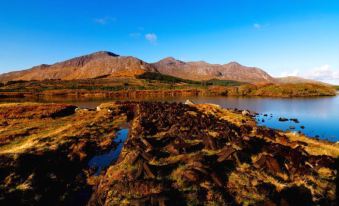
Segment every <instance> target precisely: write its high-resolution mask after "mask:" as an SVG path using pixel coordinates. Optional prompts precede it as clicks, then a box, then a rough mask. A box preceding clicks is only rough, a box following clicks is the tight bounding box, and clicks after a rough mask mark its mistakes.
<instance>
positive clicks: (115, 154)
mask: <svg viewBox="0 0 339 206" xmlns="http://www.w3.org/2000/svg"><path fill="white" fill-rule="evenodd" d="M128 132H129V129H126V128H124V129H121V130H119V131H118V132H117V136H116V138H115V139H114V142H115V143H116V144H117V145H116V146H115V147H114V148H113V149H111V150H110V151H109V152H107V153H104V154H101V155H97V156H94V157H93V158H92V159H91V160H90V161H89V162H88V166H89V167H90V168H94V169H96V172H95V174H94V175H96V176H98V175H100V173H101V171H102V170H104V169H106V168H107V167H108V166H109V165H111V164H112V163H114V162H116V161H117V160H118V158H119V155H120V153H121V150H122V147H123V145H124V142H125V141H126V139H127V136H128Z"/></svg>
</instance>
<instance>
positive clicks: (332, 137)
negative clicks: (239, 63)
mask: <svg viewBox="0 0 339 206" xmlns="http://www.w3.org/2000/svg"><path fill="white" fill-rule="evenodd" d="M186 99H187V97H171V98H160V99H159V98H157V99H143V100H150V101H169V102H173V101H175V102H184V101H186ZM189 99H190V100H192V101H193V102H195V103H213V104H218V105H220V106H222V107H224V108H238V109H248V110H251V111H255V112H258V113H260V115H259V116H258V117H257V120H258V123H259V124H261V125H265V126H268V127H271V128H276V129H282V130H293V131H301V132H303V133H305V134H307V135H309V136H312V137H316V136H319V138H321V139H328V140H329V141H339V96H336V97H319V98H264V97H260V98H248V97H246V98H244V97H190V98H189ZM113 100H117V99H82V100H79V99H65V98H60V99H56V98H54V99H48V100H46V99H38V100H34V101H38V102H65V103H71V104H75V105H77V106H79V107H84V108H95V107H96V106H98V105H99V104H101V103H103V102H109V101H113ZM2 101H4V100H2ZM6 101H18V100H17V99H16V100H15V99H14V100H13V99H12V100H6ZM22 101H27V100H24V99H22ZM263 114H268V116H267V117H266V116H264V115H263ZM271 114H272V117H271ZM279 117H285V118H288V119H290V118H297V119H298V120H299V121H300V123H298V124H296V123H294V122H292V121H287V122H279V121H278V119H279ZM262 119H264V122H262ZM291 126H293V127H295V129H290V127H291ZM300 126H304V127H305V129H301V128H300Z"/></svg>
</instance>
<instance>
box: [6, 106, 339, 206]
mask: <svg viewBox="0 0 339 206" xmlns="http://www.w3.org/2000/svg"><path fill="white" fill-rule="evenodd" d="M5 107H6V108H5ZM18 108H20V109H18ZM23 108H24V109H23ZM9 111H11V112H9ZM15 111H20V112H17V113H16V112H15ZM72 111H73V112H72ZM42 114H43V115H42ZM56 114H57V115H56ZM0 116H3V117H6V118H2V119H1V120H0V204H1V205H8V204H11V205H39V204H40V205H46V204H48V205H54V204H55V205H74V204H76V205H85V204H88V205H159V206H163V205H336V183H338V178H337V170H338V157H339V146H338V145H335V144H332V143H328V142H321V141H317V140H312V139H309V138H307V137H305V136H303V135H298V134H290V133H283V132H280V131H276V130H271V129H266V128H261V127H257V126H256V124H255V122H254V121H253V118H252V117H251V115H250V114H245V115H243V114H242V112H241V111H237V110H235V111H230V110H224V109H221V108H219V107H218V106H216V105H184V104H178V103H152V102H147V103H134V102H120V103H119V102H116V103H109V104H103V105H101V106H100V108H98V110H97V111H88V110H77V111H74V108H73V107H72V106H70V105H41V104H21V105H18V104H8V105H2V106H0ZM126 122H129V123H130V125H131V126H130V130H129V136H128V139H127V140H126V142H125V143H124V147H123V150H122V152H121V154H120V156H119V159H118V161H117V162H116V163H115V164H112V165H110V166H109V167H108V168H107V169H106V170H103V171H102V172H101V174H100V175H99V176H95V175H93V174H94V170H93V168H88V164H87V163H88V161H89V159H90V158H91V157H93V156H94V155H97V154H101V153H104V152H105V151H107V150H108V149H109V148H112V147H114V143H113V141H112V140H113V139H114V137H115V133H116V131H117V130H118V128H119V127H120V126H121V125H122V124H124V123H126Z"/></svg>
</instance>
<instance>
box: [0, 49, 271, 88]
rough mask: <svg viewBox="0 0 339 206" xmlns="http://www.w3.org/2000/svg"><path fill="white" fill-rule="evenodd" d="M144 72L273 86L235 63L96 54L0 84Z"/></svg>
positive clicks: (15, 76) (19, 73)
mask: <svg viewBox="0 0 339 206" xmlns="http://www.w3.org/2000/svg"><path fill="white" fill-rule="evenodd" d="M145 72H160V73H162V74H166V75H171V76H174V77H179V78H183V79H189V80H210V79H219V80H234V81H240V82H274V81H275V79H274V78H272V77H271V76H270V75H269V74H267V73H266V72H265V71H263V70H261V69H259V68H255V67H246V66H243V65H240V64H238V63H236V62H231V63H228V64H224V65H219V64H209V63H207V62H203V61H197V62H183V61H179V60H176V59H174V58H166V59H163V60H161V61H159V62H156V63H153V64H149V63H146V62H144V61H142V60H140V59H137V58H135V57H130V56H128V57H124V56H119V55H116V54H113V53H111V52H96V53H93V54H89V55H85V56H80V57H76V58H73V59H70V60H67V61H63V62H59V63H55V64H52V65H46V64H42V65H39V66H35V67H33V68H31V69H28V70H23V71H16V72H10V73H6V74H2V75H0V82H8V81H13V80H14V81H17V80H27V81H29V80H46V79H47V80H48V79H61V80H75V79H89V78H97V77H134V76H135V75H140V74H143V73H145Z"/></svg>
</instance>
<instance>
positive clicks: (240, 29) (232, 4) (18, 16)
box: [0, 0, 339, 83]
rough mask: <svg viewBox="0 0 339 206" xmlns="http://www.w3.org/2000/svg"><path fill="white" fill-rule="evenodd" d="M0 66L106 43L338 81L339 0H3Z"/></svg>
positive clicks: (142, 53)
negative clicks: (235, 62)
mask: <svg viewBox="0 0 339 206" xmlns="http://www.w3.org/2000/svg"><path fill="white" fill-rule="evenodd" d="M0 48H1V49H0V73H4V72H8V71H12V70H19V69H25V68H29V67H32V66H34V65H37V64H41V63H54V62H57V61H61V60H65V59H68V58H71V57H75V56H79V55H83V54H87V53H91V52H95V51H99V50H108V51H112V52H115V53H117V54H120V55H131V56H136V57H138V58H140V59H143V60H145V61H148V62H154V61H158V60H160V59H162V58H164V57H167V56H173V57H175V58H177V59H181V60H185V61H195V60H204V61H208V62H211V63H219V64H223V63H227V62H229V61H237V62H239V63H241V64H244V65H249V66H257V67H260V68H262V69H264V70H266V71H267V72H269V73H270V74H271V75H273V76H284V75H299V76H304V77H308V78H313V79H320V80H323V81H327V82H332V83H339V1H334V0H317V1H315V0H297V1H296V0H293V1H292V0H285V1H280V0H275V1H274V0H271V1H269V0H257V1H254V0H234V1H227V0H223V1H222V0H209V1H207V0H206V1H198V0H195V1H194V0H162V1H160V0H158V1H156V0H139V1H137V0H134V1H131V0H111V1H108V0H96V1H84V0H82V1H80V0H73V1H72V0H58V1H46V0H26V1H22V0H20V1H19V0H0Z"/></svg>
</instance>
